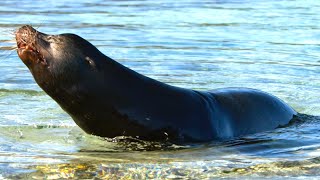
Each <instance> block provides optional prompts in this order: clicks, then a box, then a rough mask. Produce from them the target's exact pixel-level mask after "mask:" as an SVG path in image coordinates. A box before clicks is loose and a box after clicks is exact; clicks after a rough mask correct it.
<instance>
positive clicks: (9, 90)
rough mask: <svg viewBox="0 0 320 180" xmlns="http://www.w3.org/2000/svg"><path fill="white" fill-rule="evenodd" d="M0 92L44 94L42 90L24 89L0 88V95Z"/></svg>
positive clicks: (7, 93) (8, 93)
mask: <svg viewBox="0 0 320 180" xmlns="http://www.w3.org/2000/svg"><path fill="white" fill-rule="evenodd" d="M1 94H6V95H13V94H22V95H30V96H42V95H45V93H44V92H43V91H36V90H26V89H0V96H1Z"/></svg>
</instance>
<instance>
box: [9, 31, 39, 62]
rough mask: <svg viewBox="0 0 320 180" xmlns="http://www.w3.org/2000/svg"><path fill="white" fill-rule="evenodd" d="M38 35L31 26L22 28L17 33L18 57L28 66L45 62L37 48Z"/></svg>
mask: <svg viewBox="0 0 320 180" xmlns="http://www.w3.org/2000/svg"><path fill="white" fill-rule="evenodd" d="M38 34H39V32H38V31H37V30H35V29H34V28H33V27H32V26H29V25H25V26H22V27H21V28H19V29H18V30H17V31H16V33H15V35H16V42H17V52H18V55H19V57H20V59H21V60H22V61H23V62H24V63H25V64H26V65H27V66H30V65H31V64H34V63H39V62H45V61H44V58H43V56H42V55H41V53H40V51H39V49H38V48H37V39H38V37H37V35H38Z"/></svg>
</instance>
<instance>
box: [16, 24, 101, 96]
mask: <svg viewBox="0 0 320 180" xmlns="http://www.w3.org/2000/svg"><path fill="white" fill-rule="evenodd" d="M16 41H17V47H18V49H17V52H18V55H19V57H20V59H21V60H22V61H23V63H24V64H25V65H26V66H27V67H28V68H29V70H30V71H31V73H32V75H33V77H34V78H35V80H36V82H37V83H38V84H39V86H40V87H41V88H42V89H44V90H45V91H46V92H47V93H48V94H49V95H52V94H53V93H54V92H53V91H62V90H68V91H71V90H77V89H80V88H81V87H82V86H86V85H85V84H84V83H86V82H89V81H90V80H92V79H94V78H95V77H94V76H95V75H97V74H98V73H92V71H96V72H97V71H98V66H99V63H101V62H99V61H101V59H104V58H101V57H100V56H103V54H102V53H100V51H99V50H97V49H96V47H94V46H93V45H92V44H90V43H89V42H88V41H86V40H85V39H83V38H81V37H80V36H77V35H75V34H59V35H48V34H44V33H41V32H39V31H37V30H35V29H34V28H32V27H31V26H29V25H26V26H22V27H21V28H19V29H18V30H17V31H16ZM70 93H72V92H70Z"/></svg>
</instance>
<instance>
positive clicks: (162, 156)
mask: <svg viewBox="0 0 320 180" xmlns="http://www.w3.org/2000/svg"><path fill="white" fill-rule="evenodd" d="M319 12H320V1H318V0H296V1H291V0H281V1H278V0H268V1H259V0H258V1H249V0H248V1H247V0H225V1H224V0H214V1H207V2H206V1H196V0H182V1H175V2H173V1H152V0H146V1H102V0H101V1H100V0H90V1H89V0H88V1H68V2H62V1H55V0H52V1H30V0H25V1H15V0H13V1H1V2H0V19H1V21H0V28H1V29H0V179H2V178H24V179H30V178H40V179H42V178H49V179H50V178H51V179H59V178H89V179H90V178H94V177H98V178H116V177H122V178H127V179H146V178H149V179H152V178H155V179H158V178H167V179H171V178H186V177H189V178H196V179H198V178H215V177H225V178H252V179H255V178H274V179H282V178H283V177H297V178H298V177H299V178H308V177H309V178H310V177H311V178H316V177H318V178H319V177H320V125H319V122H320V118H319V117H316V116H319V115H320V93H319V92H320V25H319V24H320V23H319V22H320V13H319ZM24 24H31V25H33V26H34V27H37V28H38V29H39V30H40V31H42V32H45V33H48V34H50V33H51V34H58V33H65V32H68V33H76V34H78V35H80V36H82V37H84V38H85V39H87V40H89V41H90V42H92V43H93V44H94V45H96V46H97V47H98V48H99V49H100V50H101V51H102V52H104V53H105V54H106V55H108V56H110V57H112V58H114V59H116V60H117V61H118V62H120V63H122V64H124V65H126V66H128V67H130V68H132V69H134V70H136V71H138V72H140V73H142V74H144V75H147V76H149V77H152V78H155V79H157V80H160V81H162V82H166V83H169V84H172V85H176V86H180V87H186V88H193V89H198V90H209V89H215V88H221V87H250V88H256V89H260V90H264V91H267V92H269V93H271V94H274V95H276V96H278V97H280V98H281V99H283V100H285V101H286V102H287V103H288V104H290V105H291V106H292V107H293V108H295V109H296V110H297V111H299V112H301V113H305V114H309V115H312V116H308V117H304V122H303V123H299V124H293V125H292V126H289V127H285V128H279V129H276V130H274V131H270V132H263V133H259V134H254V135H249V136H245V137H242V138H240V139H236V140H233V141H228V142H212V143H209V144H200V145H197V144H195V145H194V144H193V145H187V146H182V147H181V146H177V145H161V147H159V146H160V145H159V144H148V143H145V142H135V143H125V142H124V143H113V142H108V141H106V140H104V139H102V138H98V137H95V136H90V135H86V134H85V133H83V132H82V131H81V130H80V129H79V128H78V127H77V126H76V125H75V124H74V122H73V121H72V119H71V118H70V117H69V116H68V115H67V114H66V113H65V112H63V111H62V110H61V109H60V108H59V106H58V105H57V104H56V103H55V102H54V101H53V100H52V99H50V98H49V97H48V96H47V95H46V94H45V93H44V92H43V91H42V90H41V89H40V88H39V87H38V86H37V84H36V83H35V81H34V80H33V78H32V76H31V74H30V72H29V71H28V69H27V68H26V67H25V65H24V64H23V63H22V62H21V60H20V59H19V58H18V57H17V54H16V52H15V51H14V48H15V44H14V31H15V30H16V29H17V28H18V27H20V26H21V25H24ZM128 88H129V87H128Z"/></svg>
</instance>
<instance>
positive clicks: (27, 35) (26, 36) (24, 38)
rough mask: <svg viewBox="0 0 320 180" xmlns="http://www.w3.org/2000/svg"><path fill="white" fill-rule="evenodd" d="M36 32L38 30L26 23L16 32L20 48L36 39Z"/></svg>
mask: <svg viewBox="0 0 320 180" xmlns="http://www.w3.org/2000/svg"><path fill="white" fill-rule="evenodd" d="M36 32H37V31H36V30H35V29H34V28H33V27H32V26H29V25H25V26H22V27H21V28H19V29H18V30H17V31H16V33H15V35H16V41H17V46H18V48H20V47H21V46H26V45H27V44H29V43H31V42H32V41H34V39H35V35H36Z"/></svg>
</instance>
